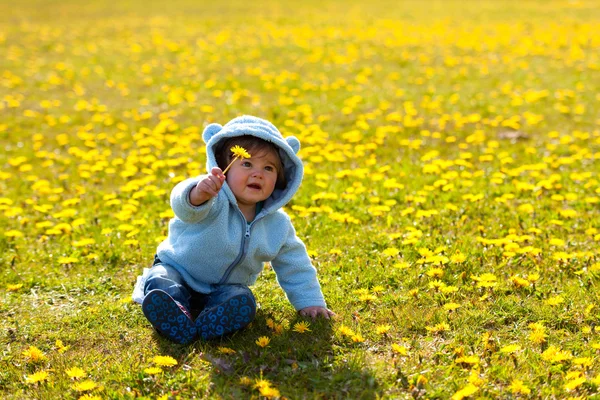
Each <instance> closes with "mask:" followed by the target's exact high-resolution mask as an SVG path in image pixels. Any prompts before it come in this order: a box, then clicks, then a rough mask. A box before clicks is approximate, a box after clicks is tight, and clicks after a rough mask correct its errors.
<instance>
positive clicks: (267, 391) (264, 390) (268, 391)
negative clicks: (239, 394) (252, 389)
mask: <svg viewBox="0 0 600 400" xmlns="http://www.w3.org/2000/svg"><path fill="white" fill-rule="evenodd" d="M258 391H259V392H260V394H261V395H263V396H265V397H266V398H267V399H272V398H274V397H281V393H279V390H277V389H275V388H272V387H270V386H264V387H261V388H260V389H258Z"/></svg>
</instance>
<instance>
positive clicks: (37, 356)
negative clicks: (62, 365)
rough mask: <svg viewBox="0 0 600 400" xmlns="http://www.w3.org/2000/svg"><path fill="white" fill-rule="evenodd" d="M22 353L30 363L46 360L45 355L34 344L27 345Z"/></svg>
mask: <svg viewBox="0 0 600 400" xmlns="http://www.w3.org/2000/svg"><path fill="white" fill-rule="evenodd" d="M23 355H24V356H25V357H27V358H28V359H29V361H30V362H32V363H37V362H41V361H44V360H46V355H45V354H44V353H43V352H42V351H41V350H40V349H38V348H37V347H35V346H29V348H28V349H27V350H25V351H24V352H23Z"/></svg>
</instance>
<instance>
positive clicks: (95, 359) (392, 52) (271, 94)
mask: <svg viewBox="0 0 600 400" xmlns="http://www.w3.org/2000/svg"><path fill="white" fill-rule="evenodd" d="M84 3H86V2H80V1H73V0H71V1H61V2H55V1H53V2H50V1H41V0H40V1H23V2H20V3H18V4H17V3H15V4H8V2H1V3H0V54H2V56H1V57H0V146H1V147H0V148H1V150H0V166H1V169H0V215H2V217H1V218H0V265H1V269H0V349H1V353H0V397H2V398H4V399H29V398H32V399H35V398H39V399H56V398H74V399H79V398H82V399H121V398H146V399H156V398H159V399H188V398H224V399H229V398H236V399H237V398H277V397H281V398H288V399H305V398H306V399H313V398H314V399H332V398H350V399H359V398H361V399H375V398H385V399H388V398H390V399H391V398H393V399H409V398H417V399H419V398H440V399H442V398H443V399H446V398H452V399H463V398H474V399H475V398H543V399H559V398H560V399H562V398H573V399H583V398H600V357H599V356H600V317H599V316H600V296H599V294H598V290H597V289H598V284H599V283H600V255H599V250H598V248H599V247H598V244H599V243H600V210H599V207H600V178H599V172H600V164H599V160H600V114H599V111H600V106H599V104H600V94H599V93H600V35H598V32H599V31H600V8H598V6H597V3H596V2H594V1H566V0H565V1H520V2H516V1H508V2H505V1H500V0H498V1H496V0H488V1H464V2H453V1H443V2H425V1H413V2H409V1H406V2H396V1H369V2H367V1H364V2H359V1H354V0H351V1H334V2H317V1H314V0H308V1H305V2H302V5H301V6H300V3H298V4H297V5H296V6H294V4H295V3H292V2H290V3H291V4H286V2H279V1H265V2H260V3H261V4H260V5H255V4H254V2H251V1H236V2H230V1H226V2H210V4H202V2H199V1H192V0H185V1H183V0H181V1H169V2H158V1H150V2H149V1H144V2H142V1H139V2H135V1H131V0H130V1H123V2H116V3H117V4H113V3H115V2H108V1H102V2H100V1H91V2H89V3H90V4H84ZM367 3H372V4H370V5H367ZM593 32H596V33H595V34H594V33H593ZM241 114H252V115H257V116H260V117H263V118H266V119H269V120H271V121H272V122H273V123H275V124H276V125H277V126H278V127H280V129H281V131H282V132H283V134H284V136H289V135H294V136H297V137H298V138H299V139H300V140H301V142H302V145H303V147H302V150H301V153H300V155H301V157H302V159H303V161H304V162H305V166H306V176H305V180H304V183H303V185H302V187H301V189H300V191H299V193H298V195H297V196H296V197H295V198H294V200H293V201H292V202H291V203H290V204H288V206H287V207H286V209H287V211H288V213H289V214H290V215H291V216H292V217H293V218H294V221H295V222H294V223H295V226H296V229H297V231H298V234H299V236H300V237H301V238H303V239H304V241H305V243H306V245H307V247H308V249H309V251H310V255H311V257H312V259H313V261H314V265H315V266H316V267H317V269H318V271H319V276H320V279H321V284H322V287H323V290H324V293H325V296H326V298H327V300H328V304H329V307H330V308H331V309H332V310H334V311H335V312H337V314H338V318H337V319H336V320H335V321H334V322H332V323H326V322H324V321H317V322H313V321H307V322H309V324H310V325H309V331H304V330H303V329H302V325H298V323H300V322H302V321H303V319H302V318H300V317H299V316H298V315H297V314H296V313H295V311H294V310H293V308H292V307H291V306H290V304H289V303H288V302H287V300H286V298H285V295H284V293H283V292H282V290H281V289H280V288H279V287H278V285H277V283H276V280H275V274H274V272H273V271H272V270H271V269H270V268H269V266H266V267H265V271H264V273H263V275H262V276H261V277H260V278H259V281H258V283H257V285H255V286H254V287H253V290H254V292H255V294H256V296H257V299H258V302H259V306H260V308H259V311H258V314H257V318H256V320H255V322H254V323H253V324H252V325H251V326H250V327H249V328H248V329H245V330H243V331H240V332H238V333H236V334H235V335H233V336H232V337H227V338H224V339H222V340H217V341H213V342H208V343H207V342H197V343H194V344H193V345H191V346H178V345H173V344H171V343H169V342H167V341H166V340H164V339H162V338H160V337H159V336H157V335H156V334H155V333H153V331H152V329H151V327H150V325H149V324H148V322H147V321H146V319H145V318H144V316H143V314H142V312H141V309H140V307H139V306H138V305H137V304H134V303H132V301H131V299H130V295H131V292H132V289H133V285H134V283H135V280H136V277H137V275H138V274H140V273H141V271H142V269H143V268H144V267H148V266H149V265H150V264H151V261H152V257H153V254H154V251H155V249H156V246H157V244H158V243H159V242H160V241H161V240H162V239H163V238H164V237H165V235H166V234H167V223H168V220H169V218H170V217H171V216H172V212H171V210H170V207H169V199H168V197H169V193H170V190H171V188H172V187H173V186H174V185H175V184H176V183H177V182H179V181H181V180H182V179H184V178H187V177H190V176H194V175H197V174H200V173H203V172H204V165H205V154H204V145H203V142H202V139H201V133H202V130H203V127H204V126H206V125H207V124H209V123H211V122H219V123H221V124H223V123H225V122H227V121H228V120H230V119H231V118H233V117H235V116H238V115H241ZM260 338H263V339H260ZM264 338H268V343H267V339H264Z"/></svg>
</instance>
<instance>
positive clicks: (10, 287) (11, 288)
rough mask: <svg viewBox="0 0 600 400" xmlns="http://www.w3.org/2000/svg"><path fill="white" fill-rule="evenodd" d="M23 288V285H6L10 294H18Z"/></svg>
mask: <svg viewBox="0 0 600 400" xmlns="http://www.w3.org/2000/svg"><path fill="white" fill-rule="evenodd" d="M22 287H23V284H22V283H16V284H8V285H6V290H7V291H9V292H16V291H18V290H19V289H21V288H22Z"/></svg>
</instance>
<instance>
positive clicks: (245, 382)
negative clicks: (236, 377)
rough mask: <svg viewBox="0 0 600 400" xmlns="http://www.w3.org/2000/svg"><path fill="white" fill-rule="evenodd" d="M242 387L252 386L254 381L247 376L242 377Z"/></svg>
mask: <svg viewBox="0 0 600 400" xmlns="http://www.w3.org/2000/svg"><path fill="white" fill-rule="evenodd" d="M240 385H242V386H250V385H252V379H250V378H248V377H247V376H242V377H241V378H240Z"/></svg>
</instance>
